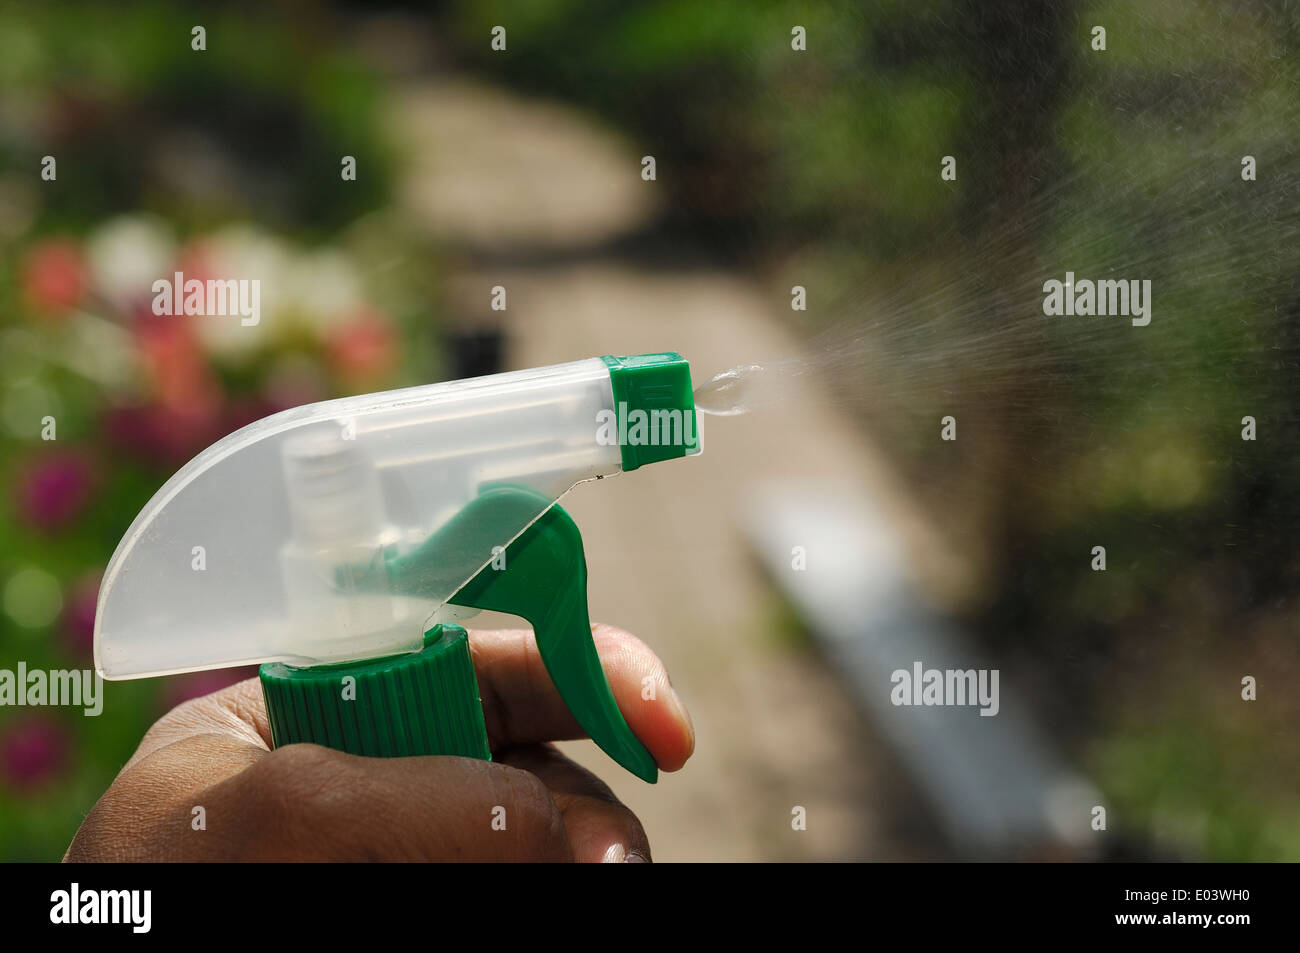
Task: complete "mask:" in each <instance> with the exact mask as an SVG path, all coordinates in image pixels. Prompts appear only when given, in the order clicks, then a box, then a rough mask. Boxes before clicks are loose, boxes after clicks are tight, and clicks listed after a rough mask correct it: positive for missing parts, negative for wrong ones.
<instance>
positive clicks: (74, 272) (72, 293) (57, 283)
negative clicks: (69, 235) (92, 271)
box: [20, 239, 89, 316]
mask: <svg viewBox="0 0 1300 953" xmlns="http://www.w3.org/2000/svg"><path fill="white" fill-rule="evenodd" d="M20 271H21V278H20V281H21V284H22V289H23V296H24V297H25V298H26V299H27V301H28V303H29V304H30V305H31V306H32V307H33V308H35V309H36V310H37V311H39V312H40V313H41V314H43V315H46V316H55V315H57V316H62V315H63V314H64V313H66V312H67V311H68V310H70V309H72V308H75V307H76V306H77V305H78V304H79V303H80V301H81V298H82V296H83V295H84V294H85V292H86V286H87V284H88V282H89V274H88V271H87V269H86V263H85V260H84V259H83V258H82V255H81V249H80V248H78V247H77V245H75V244H74V243H72V242H69V241H60V240H57V239H52V240H48V241H43V242H39V243H37V244H35V245H33V246H32V247H31V249H29V250H28V252H27V255H26V256H25V257H24V258H23V262H22V265H21V266H20Z"/></svg>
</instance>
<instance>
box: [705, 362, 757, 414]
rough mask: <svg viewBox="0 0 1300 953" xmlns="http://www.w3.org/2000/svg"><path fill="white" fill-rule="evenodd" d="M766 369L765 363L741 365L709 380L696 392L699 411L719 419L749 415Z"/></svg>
mask: <svg viewBox="0 0 1300 953" xmlns="http://www.w3.org/2000/svg"><path fill="white" fill-rule="evenodd" d="M764 370H765V368H764V367H763V365H761V364H741V365H740V366H739V367H733V368H731V369H730V370H727V371H723V372H722V373H721V374H718V375H716V376H715V377H713V378H712V379H710V380H707V381H705V382H704V383H703V384H701V385H700V386H699V387H697V388H696V389H695V409H696V410H698V411H701V412H702V413H706V414H713V415H714V416H717V417H734V416H735V415H736V414H743V413H745V412H746V411H748V410H750V409H751V406H752V403H753V399H754V395H755V391H756V390H757V386H758V382H759V380H760V378H761V377H762V376H763V373H764Z"/></svg>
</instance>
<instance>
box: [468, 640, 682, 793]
mask: <svg viewBox="0 0 1300 953" xmlns="http://www.w3.org/2000/svg"><path fill="white" fill-rule="evenodd" d="M591 635H592V639H593V641H594V642H595V643H596V651H597V653H598V654H599V655H600V660H601V664H602V666H603V668H604V669H605V677H606V678H607V679H608V680H609V685H610V688H611V689H612V690H613V692H614V700H615V701H616V702H617V703H618V707H619V710H620V711H622V713H623V717H624V718H625V719H627V723H628V727H629V728H631V729H632V733H633V734H635V735H636V736H637V737H638V738H639V739H640V740H641V743H642V744H644V745H645V746H646V748H647V749H649V751H650V754H651V755H653V756H654V759H655V761H656V763H657V764H658V765H659V767H660V768H661V769H663V770H664V771H676V770H678V769H679V768H680V767H681V766H682V765H683V764H685V763H686V759H687V758H689V757H690V756H691V753H692V752H693V751H694V750H695V730H694V728H693V727H692V726H691V719H690V715H689V714H688V713H687V711H686V706H685V705H683V704H682V701H681V699H680V698H679V697H678V695H677V693H676V691H674V690H673V687H672V685H671V683H670V682H669V681H668V673H667V671H666V670H665V669H664V665H663V663H662V662H661V661H659V657H658V656H657V655H655V654H654V652H652V651H651V650H650V648H649V647H648V646H646V644H645V643H644V642H642V641H641V640H640V639H638V638H636V636H634V635H632V634H630V633H628V632H624V631H623V630H622V629H616V628H614V627H613V626H608V625H596V626H593V627H592V633H591ZM469 641H470V650H471V652H472V653H473V655H474V669H475V672H476V673H477V675H478V683H479V692H480V694H481V696H482V698H483V714H484V717H485V719H486V721H487V729H488V738H489V740H490V741H491V743H492V745H493V748H494V749H495V748H504V747H508V746H511V745H524V744H536V743H538V742H543V741H559V740H563V739H567V738H582V737H585V735H584V734H583V731H582V728H581V727H580V726H579V725H578V722H577V720H576V719H575V718H574V717H573V715H572V714H571V713H570V712H569V709H568V708H567V707H566V706H565V704H564V701H563V699H561V698H560V694H559V692H557V691H556V690H555V684H554V683H553V682H552V681H551V677H550V676H549V675H548V674H547V673H546V666H545V665H544V664H543V662H542V658H541V655H540V654H539V652H538V650H537V640H536V639H535V638H534V636H533V633H532V632H531V631H529V630H527V629H498V630H476V631H473V632H471V633H470V637H469Z"/></svg>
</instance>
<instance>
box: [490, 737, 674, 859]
mask: <svg viewBox="0 0 1300 953" xmlns="http://www.w3.org/2000/svg"><path fill="white" fill-rule="evenodd" d="M499 760H500V762H501V763H503V764H509V765H512V766H513V767H516V768H522V769H524V770H525V771H529V772H531V773H533V774H535V775H536V776H537V777H539V778H541V779H542V782H543V783H544V784H545V785H546V786H547V788H549V789H550V792H551V797H552V798H553V799H554V800H555V804H556V806H557V807H558V808H559V809H560V814H561V816H563V818H564V829H565V831H567V832H568V837H569V846H570V847H571V848H572V850H573V859H574V860H577V861H584V862H597V861H628V860H640V861H648V860H649V859H650V841H649V839H648V838H647V837H646V833H645V828H643V827H642V826H641V821H640V820H638V819H637V816H636V815H635V814H633V813H632V812H631V811H630V810H629V809H628V808H627V807H626V806H624V805H623V803H622V802H620V801H619V800H618V798H616V797H614V793H613V792H612V791H611V790H610V789H609V788H608V787H607V786H606V785H605V783H604V782H603V781H601V780H600V778H598V777H596V776H595V775H594V774H592V773H591V772H590V771H588V770H587V769H586V768H584V767H582V766H581V765H579V764H577V763H575V762H574V761H572V760H570V759H569V758H566V757H565V756H564V755H562V754H561V753H560V752H559V751H557V750H556V749H555V748H553V747H551V746H550V745H529V746H527V747H523V748H510V749H508V750H506V751H505V752H503V753H502V755H501V757H500V759H499Z"/></svg>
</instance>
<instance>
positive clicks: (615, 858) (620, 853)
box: [600, 844, 627, 864]
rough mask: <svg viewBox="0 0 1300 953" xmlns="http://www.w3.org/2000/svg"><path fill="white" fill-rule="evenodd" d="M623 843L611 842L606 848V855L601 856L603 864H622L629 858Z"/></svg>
mask: <svg viewBox="0 0 1300 953" xmlns="http://www.w3.org/2000/svg"><path fill="white" fill-rule="evenodd" d="M624 855H625V851H624V850H623V845H622V844H610V845H609V847H607V848H606V849H605V856H604V857H602V858H600V862H601V863H602V864H621V863H623V862H624V861H625V860H626V859H627V858H626V856H624Z"/></svg>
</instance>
